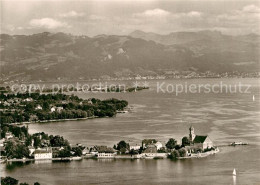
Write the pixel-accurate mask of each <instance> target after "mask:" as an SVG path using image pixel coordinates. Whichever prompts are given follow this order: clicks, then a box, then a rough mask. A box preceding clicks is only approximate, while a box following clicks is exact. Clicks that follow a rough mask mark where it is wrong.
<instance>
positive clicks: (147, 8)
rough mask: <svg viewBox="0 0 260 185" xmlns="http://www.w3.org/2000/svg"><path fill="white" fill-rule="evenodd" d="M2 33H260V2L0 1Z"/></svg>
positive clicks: (221, 0)
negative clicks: (216, 31) (202, 31)
mask: <svg viewBox="0 0 260 185" xmlns="http://www.w3.org/2000/svg"><path fill="white" fill-rule="evenodd" d="M0 2H1V15H0V18H1V33H7V34H12V35H13V34H26V35H28V34H34V33H40V32H44V31H48V32H65V33H71V34H73V35H87V36H95V35H99V34H109V35H127V34H129V33H131V32H133V31H135V30H142V31H145V32H155V33H159V34H169V33H171V32H178V31H199V30H218V31H221V32H222V33H223V34H229V35H243V34H250V33H257V34H260V1H247V0H239V1H234V0H233V1H228V0H225V1H224V0H220V1H219V0H218V1H217V0H200V1H195V0H189V1H184V0H168V1H163V0H141V1H140V0H139V1H137V0H131V1H130V0H121V1H120V0H27V1H24V0H1V1H0Z"/></svg>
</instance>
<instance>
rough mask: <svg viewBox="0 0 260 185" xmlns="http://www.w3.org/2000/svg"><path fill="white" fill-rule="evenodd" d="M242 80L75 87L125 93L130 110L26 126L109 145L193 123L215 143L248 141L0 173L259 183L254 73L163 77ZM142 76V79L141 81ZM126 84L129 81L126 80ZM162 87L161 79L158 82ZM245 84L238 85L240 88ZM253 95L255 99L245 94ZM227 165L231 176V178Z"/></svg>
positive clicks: (105, 180) (171, 132) (183, 132)
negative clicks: (189, 153) (186, 153)
mask: <svg viewBox="0 0 260 185" xmlns="http://www.w3.org/2000/svg"><path fill="white" fill-rule="evenodd" d="M220 81H223V84H231V85H233V87H234V86H235V85H238V84H239V82H241V83H242V84H244V85H245V84H249V85H250V89H249V91H248V92H247V93H241V92H237V93H225V92H223V93H213V92H211V93H205V92H204V93H192V92H187V93H181V94H178V96H176V94H175V92H172V93H167V92H165V93H163V92H159V93H157V83H163V81H162V80H160V81H156V80H153V81H148V82H149V86H150V89H149V90H143V91H140V92H136V93H134V92H133V93H87V94H86V93H77V95H78V96H80V97H82V98H90V97H95V98H100V99H106V98H111V97H115V98H119V99H126V100H127V101H128V102H129V105H130V106H131V107H133V111H132V112H129V113H126V114H118V115H117V116H116V117H115V118H102V119H101V118H100V119H90V120H82V121H66V122H56V123H41V124H30V125H29V131H30V133H34V132H40V131H44V132H46V133H48V134H55V135H57V134H59V135H62V136H64V137H65V138H66V139H68V140H69V141H70V142H71V143H72V144H76V143H82V144H84V145H86V146H92V145H95V144H98V145H109V146H113V145H114V144H116V143H117V142H119V141H120V140H125V141H136V142H141V140H142V139H144V138H156V139H158V140H159V141H161V142H164V143H165V142H167V140H168V139H169V138H175V139H177V140H178V141H179V142H180V140H181V138H182V137H183V136H187V135H188V128H189V127H190V125H191V124H192V125H193V127H194V128H195V134H198V135H207V134H208V135H209V136H210V138H211V139H212V140H213V142H214V144H215V145H227V144H229V143H230V142H233V141H242V142H248V143H250V145H247V146H236V147H220V153H218V154H216V155H213V156H210V157H207V158H203V159H187V160H179V161H171V160H168V159H165V160H82V161H73V162H34V163H13V164H10V165H1V174H2V175H10V176H12V177H15V178H17V179H19V180H20V182H23V181H26V182H35V181H39V182H40V183H41V184H55V185H56V184H57V185H59V184H147V185H148V184H205V185H206V184H241V185H244V184H260V177H259V173H260V167H259V166H260V159H259V156H260V155H259V154H260V132H259V131H260V123H259V116H260V101H259V99H260V97H259V91H260V85H259V80H257V79H199V80H198V79H196V80H195V79H191V80H166V81H165V84H183V85H185V84H195V85H199V84H204V85H205V84H210V85H214V84H219V83H220ZM141 82H144V81H141ZM127 83H128V84H129V85H130V84H131V83H132V82H127ZM163 87H164V88H166V86H163ZM245 88H246V86H244V87H243V91H245ZM253 95H254V96H255V101H253V100H252V96H253ZM233 168H236V170H237V177H236V179H233V177H232V171H233Z"/></svg>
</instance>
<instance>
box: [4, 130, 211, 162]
mask: <svg viewBox="0 0 260 185" xmlns="http://www.w3.org/2000/svg"><path fill="white" fill-rule="evenodd" d="M13 137H14V136H13V134H12V133H10V132H7V133H6V137H5V138H4V139H5V140H9V139H12V138H13ZM188 139H189V142H190V144H189V145H186V146H182V147H183V148H184V149H185V151H186V156H192V155H193V154H195V153H198V150H199V151H200V152H203V151H205V150H209V149H214V146H213V142H212V140H211V139H210V138H209V136H208V135H196V134H195V130H194V128H193V127H192V126H191V127H190V128H189V136H188ZM1 141H2V140H1ZM44 144H45V145H44V146H43V147H42V148H34V147H33V142H32V144H31V146H29V147H28V148H29V151H30V156H31V157H34V159H35V160H46V159H53V158H55V157H56V154H57V152H59V151H60V150H63V149H64V148H63V147H49V143H48V142H47V141H46V143H44ZM128 144H129V147H128V148H127V149H126V151H125V152H124V155H121V154H122V153H121V151H119V150H117V149H116V148H111V147H107V146H93V147H90V148H87V147H85V146H82V145H81V144H77V145H76V147H81V148H82V149H83V150H82V155H83V156H81V157H89V158H91V157H97V158H117V157H118V158H122V156H125V157H126V158H129V157H131V158H166V157H167V156H168V155H169V154H170V153H171V152H173V150H175V149H173V150H167V149H166V147H165V145H164V144H163V143H162V142H160V141H157V140H155V139H144V140H142V142H139V143H138V142H129V143H128ZM1 146H3V143H2V142H1ZM70 152H73V151H70ZM71 154H72V155H73V153H71Z"/></svg>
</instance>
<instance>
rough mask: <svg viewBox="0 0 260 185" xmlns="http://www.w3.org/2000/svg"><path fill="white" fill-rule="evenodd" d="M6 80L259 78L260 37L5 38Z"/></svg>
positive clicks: (2, 37) (182, 34) (0, 52)
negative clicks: (186, 74)
mask: <svg viewBox="0 0 260 185" xmlns="http://www.w3.org/2000/svg"><path fill="white" fill-rule="evenodd" d="M0 41H1V48H0V55H1V64H0V65H1V80H2V81H10V80H17V79H19V80H24V81H31V80H47V81H50V80H55V79H64V80H68V79H69V80H73V79H90V78H99V77H102V76H103V77H104V76H111V77H122V76H125V77H127V76H135V75H137V74H140V75H157V74H164V73H165V71H169V70H172V71H186V70H195V71H199V72H204V71H208V70H210V71H212V72H217V73H218V72H229V71H236V70H237V71H243V72H258V71H260V70H259V43H260V42H259V36H258V35H253V34H251V35H245V36H237V37H232V36H227V35H222V34H221V33H220V32H211V31H201V32H180V33H172V34H169V35H159V34H153V33H145V32H141V31H135V32H133V33H132V34H130V36H116V35H99V36H96V37H92V38H90V37H87V36H73V35H70V34H65V33H49V32H44V33H39V34H34V35H29V36H25V35H7V34H1V35H0Z"/></svg>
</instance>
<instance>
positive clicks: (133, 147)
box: [129, 143, 141, 150]
mask: <svg viewBox="0 0 260 185" xmlns="http://www.w3.org/2000/svg"><path fill="white" fill-rule="evenodd" d="M140 148H141V146H140V145H139V144H138V143H129V149H130V150H140Z"/></svg>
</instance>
